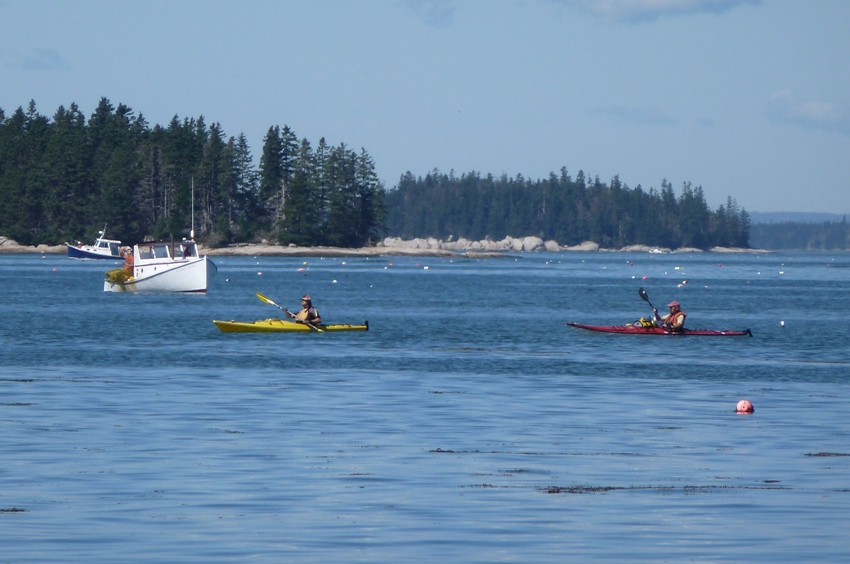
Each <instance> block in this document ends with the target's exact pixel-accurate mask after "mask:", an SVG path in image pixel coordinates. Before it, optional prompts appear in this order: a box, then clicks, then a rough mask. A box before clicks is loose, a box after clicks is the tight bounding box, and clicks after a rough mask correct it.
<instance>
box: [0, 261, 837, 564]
mask: <svg viewBox="0 0 850 564" xmlns="http://www.w3.org/2000/svg"><path fill="white" fill-rule="evenodd" d="M215 262H216V263H217V264H218V267H219V272H218V276H217V278H215V279H214V281H213V284H212V287H211V289H210V292H209V294H207V295H204V296H197V295H192V296H183V295H125V294H112V293H105V292H103V291H102V278H103V272H104V271H105V270H106V269H108V268H111V267H112V265H111V264H107V265H104V264H103V263H102V262H84V263H81V262H76V261H71V260H69V259H67V258H64V257H59V256H46V257H42V256H39V255H0V292H2V309H0V312H2V321H0V429H2V432H1V433H0V455H2V460H3V464H2V465H0V560H2V561H3V562H7V561H8V562H16V563H18V562H69V561H86V562H95V561H97V562H139V561H145V562H234V561H239V562H243V561H255V562H282V561H297V562H358V561H364V562H402V561H404V562H435V561H454V562H497V561H498V562H566V561H594V562H596V561H600V560H601V561H617V560H628V561H675V562H679V561H686V560H692V561H700V562H705V561H728V560H733V559H741V558H744V559H746V560H748V561H759V562H802V561H819V562H823V561H833V562H838V561H847V560H848V558H850V544H848V543H847V541H846V536H847V532H848V530H850V511H848V503H850V456H848V455H850V401H848V400H850V385H848V376H850V349H848V346H847V345H848V335H850V322H849V321H850V320H848V317H847V312H848V311H850V292H849V291H848V290H850V282H848V278H850V276H848V275H850V256H848V255H846V254H841V255H839V254H835V255H831V254H828V253H776V254H768V255H718V254H693V255H649V254H623V253H588V254H582V253H575V254H532V255H523V256H521V257H516V258H514V257H512V258H504V259H490V260H469V259H442V258H423V257H419V258H402V257H386V258H370V259H365V258H348V259H342V258H337V259H331V258H326V259H319V258H308V259H306V262H307V264H306V265H305V264H304V262H305V259H303V258H298V259H294V258H293V259H287V258H264V257H259V258H251V257H241V258H224V257H217V258H216V259H215ZM630 263H632V264H633V266H630ZM425 267H427V269H426V268H425ZM677 267H678V268H677ZM301 268H303V269H306V270H304V271H299V269H301ZM644 276H646V277H647V278H646V279H645V280H644V279H643V277H644ZM685 280H687V282H688V283H687V284H683V282H684V281H685ZM641 286H642V287H644V288H646V290H647V293H648V295H649V298H650V300H651V301H652V303H653V304H654V305H656V306H661V309H662V310H663V309H665V308H664V307H663V306H664V305H665V304H666V303H667V302H668V301H670V300H672V299H677V300H679V301H680V302H682V304H683V308H684V309H685V311H686V312H688V313H689V317H688V321H687V325H688V326H689V327H694V328H696V327H706V328H714V329H744V328H750V329H752V331H753V334H754V337H753V338H748V337H743V338H696V337H695V338H681V337H635V336H617V335H605V334H595V333H589V332H583V331H579V330H576V329H572V328H569V327H566V326H565V322H567V321H580V322H587V323H597V324H622V323H624V322H630V321H634V320H635V319H637V318H638V317H641V316H648V315H649V314H650V313H651V310H650V308H649V306H648V305H647V304H646V303H645V302H643V301H642V300H641V299H640V297H639V296H638V288H639V287H641ZM256 292H261V293H263V294H265V295H267V296H269V297H271V298H272V299H273V300H275V301H276V302H278V303H280V304H283V305H287V306H288V307H290V309H292V308H295V307H297V305H298V298H299V297H300V296H301V295H302V294H304V293H310V294H312V295H313V297H314V302H315V305H316V306H317V307H318V308H319V311H320V313H321V314H322V317H323V318H324V319H325V321H326V322H343V323H355V322H358V323H359V322H362V321H364V320H369V322H370V326H371V330H370V331H369V332H368V333H333V334H331V333H323V334H317V333H311V334H292V335H283V334H281V335H256V334H222V333H220V332H219V331H218V330H217V329H216V328H215V326H214V325H213V324H212V323H211V321H212V319H228V320H229V319H237V320H244V321H252V320H255V319H263V318H266V317H277V316H278V313H279V312H278V310H276V309H275V308H273V307H271V306H269V305H267V304H264V303H262V302H261V301H259V300H258V299H257V298H256V296H255V293H256ZM781 321H784V323H785V326H784V327H781V326H780V322H781ZM742 398H747V399H750V400H751V401H752V402H753V404H754V405H755V409H756V410H755V413H754V414H752V415H737V414H735V413H734V408H735V404H736V403H737V401H738V400H739V399H742ZM815 455H818V456H815Z"/></svg>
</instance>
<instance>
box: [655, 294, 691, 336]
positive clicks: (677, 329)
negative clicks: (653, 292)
mask: <svg viewBox="0 0 850 564" xmlns="http://www.w3.org/2000/svg"><path fill="white" fill-rule="evenodd" d="M667 307H669V308H670V313H668V314H667V315H665V316H664V317H660V316H659V315H658V310H657V309H656V308H652V311H654V312H655V320H656V321H660V322H661V323H660V324H659V325H660V327H661V328H662V329H666V330H667V331H670V332H671V333H681V332H682V331H684V329H685V318H686V317H687V316H688V314H687V313H685V312H684V311H682V308H681V306H680V305H679V302H677V301H675V300H673V301H672V302H670V303H669V304H667Z"/></svg>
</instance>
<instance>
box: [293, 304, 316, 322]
mask: <svg viewBox="0 0 850 564" xmlns="http://www.w3.org/2000/svg"><path fill="white" fill-rule="evenodd" d="M318 317H319V312H318V311H317V310H316V308H314V307H305V308H304V309H302V310H301V311H299V312H298V313H296V314H295V319H297V320H298V321H312V320H313V319H317V318H318Z"/></svg>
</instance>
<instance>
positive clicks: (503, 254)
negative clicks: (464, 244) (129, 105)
mask: <svg viewBox="0 0 850 564" xmlns="http://www.w3.org/2000/svg"><path fill="white" fill-rule="evenodd" d="M198 251H199V252H200V253H201V254H205V255H207V256H211V257H214V256H271V257H274V256H280V257H352V256H354V257H356V256H363V257H376V256H415V257H416V256H420V257H447V258H510V257H516V256H518V255H528V254H536V253H538V252H552V253H591V252H600V253H650V254H682V253H704V252H710V253H719V254H724V253H725V254H730V253H736V254H742V253H749V254H770V253H774V252H776V251H770V250H766V249H742V248H727V247H713V248H711V249H709V250H708V251H703V250H702V249H694V248H681V249H659V248H657V247H650V246H646V245H630V246H628V247H623V248H620V249H606V248H600V247H599V246H598V245H596V244H595V243H593V244H588V243H584V244H582V245H577V246H575V247H560V248H558V249H547V248H541V249H536V250H522V249H503V250H473V249H463V248H460V249H442V248H421V247H414V246H384V245H381V246H375V247H361V248H352V249H349V248H341V247H290V246H287V247H283V246H280V245H270V244H240V245H233V246H228V247H219V248H208V247H205V246H203V245H200V244H199V245H198ZM0 254H41V255H62V254H67V247H66V246H65V245H38V246H26V245H18V244H17V243H13V242H10V241H9V240H5V241H2V243H0Z"/></svg>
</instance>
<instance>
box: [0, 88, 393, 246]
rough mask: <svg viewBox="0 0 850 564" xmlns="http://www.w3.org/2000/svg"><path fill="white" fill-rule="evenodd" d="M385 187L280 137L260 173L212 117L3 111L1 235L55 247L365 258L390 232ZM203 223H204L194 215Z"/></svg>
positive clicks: (370, 164) (103, 107)
mask: <svg viewBox="0 0 850 564" xmlns="http://www.w3.org/2000/svg"><path fill="white" fill-rule="evenodd" d="M383 193H384V187H383V185H382V184H381V182H380V181H379V180H378V177H377V175H376V174H375V163H374V161H373V159H372V158H371V156H370V155H369V154H368V153H367V152H366V150H365V149H362V150H361V151H360V152H359V153H356V152H355V151H352V150H351V149H349V148H348V147H346V146H345V144H341V145H339V146H336V147H332V146H329V145H327V144H326V142H325V140H324V138H322V139H320V140H319V142H318V144H317V145H316V147H315V148H314V147H313V146H312V145H311V144H310V142H309V141H307V139H302V140H301V141H299V140H298V138H297V137H296V135H295V133H294V132H293V131H292V130H291V129H289V127H286V126H284V127H283V128H280V127H279V126H273V127H270V128H269V130H268V133H267V134H266V136H265V138H264V142H263V149H262V155H261V157H260V162H259V167H258V168H255V167H254V165H253V159H252V157H251V152H250V148H249V147H248V143H247V141H246V139H245V136H244V135H239V136H238V137H232V136H231V137H229V138H228V137H226V135H225V133H224V131H223V130H222V128H221V126H220V125H219V124H218V123H213V124H212V125H209V126H207V124H206V123H205V120H204V118H203V116H201V117H199V118H197V119H194V118H184V119H182V120H181V119H179V118H178V117H177V116H174V118H173V119H172V120H171V122H170V123H169V124H168V125H167V126H165V127H162V126H160V125H155V126H153V127H151V126H150V125H149V124H148V123H147V121H146V120H145V118H144V117H143V116H142V114H141V113H140V114H138V115H135V112H134V111H133V110H132V109H131V108H129V107H127V106H125V105H123V104H118V105H117V106H113V105H112V104H111V103H110V102H109V100H107V99H106V98H102V99H101V100H100V102H99V103H98V106H97V108H96V109H95V111H94V113H93V114H92V115H91V117H90V118H89V119H88V120H86V118H85V116H84V115H83V114H82V113H81V112H80V110H79V108H78V107H77V105H76V104H71V105H70V106H69V107H68V108H67V109H66V108H64V107H62V106H60V107H59V109H58V110H57V111H56V112H55V114H54V115H53V118H52V119H48V118H47V117H45V116H43V115H40V114H39V113H38V112H37V110H36V107H35V102H30V104H29V106H28V108H27V109H26V110H24V109H23V108H18V109H17V110H16V111H15V112H13V113H12V114H11V115H9V116H6V115H5V113H4V112H3V110H2V109H0V235H4V236H6V237H10V238H11V239H14V240H15V241H17V242H18V243H20V244H22V245H37V244H47V245H56V244H61V243H62V242H64V241H70V240H74V239H91V238H93V237H94V235H95V233H96V232H97V230H98V229H102V228H103V226H104V225H108V235H109V236H110V237H112V238H118V239H121V240H123V241H126V242H138V241H141V240H142V239H143V238H145V237H153V238H157V239H159V238H163V239H167V238H168V237H172V236H173V237H175V238H180V237H183V236H187V235H188V234H189V231H190V228H191V227H192V217H193V215H194V229H195V232H196V235H197V238H198V239H199V240H201V241H203V242H204V243H206V244H207V245H209V246H220V245H225V244H230V243H237V242H251V241H258V240H261V239H269V240H274V241H277V242H279V243H281V244H288V243H295V244H298V245H336V246H343V247H355V246H362V245H368V244H369V243H370V241H372V242H374V241H376V240H377V239H378V238H379V237H380V236H381V234H382V232H383V204H382V196H383ZM193 212H194V213H193Z"/></svg>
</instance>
